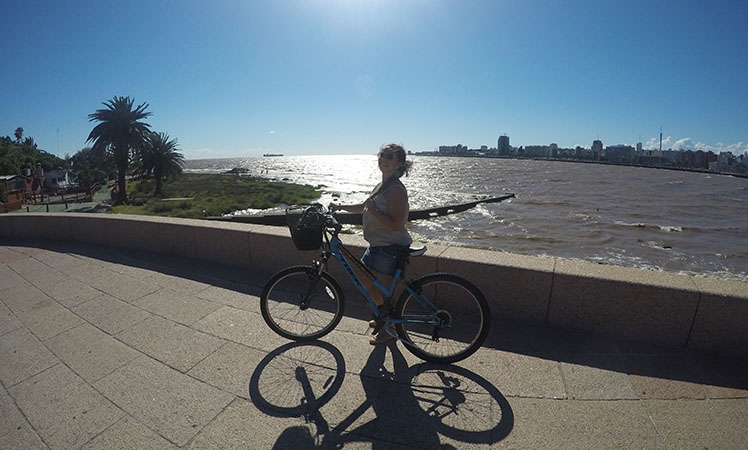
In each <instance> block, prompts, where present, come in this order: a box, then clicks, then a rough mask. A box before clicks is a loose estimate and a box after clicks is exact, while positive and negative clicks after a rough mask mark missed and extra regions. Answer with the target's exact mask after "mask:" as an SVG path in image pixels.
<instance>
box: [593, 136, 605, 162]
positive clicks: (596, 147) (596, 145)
mask: <svg viewBox="0 0 748 450" xmlns="http://www.w3.org/2000/svg"><path fill="white" fill-rule="evenodd" d="M602 155H603V141H601V140H599V139H596V140H594V141H592V159H595V160H598V159H600V157H601V156H602Z"/></svg>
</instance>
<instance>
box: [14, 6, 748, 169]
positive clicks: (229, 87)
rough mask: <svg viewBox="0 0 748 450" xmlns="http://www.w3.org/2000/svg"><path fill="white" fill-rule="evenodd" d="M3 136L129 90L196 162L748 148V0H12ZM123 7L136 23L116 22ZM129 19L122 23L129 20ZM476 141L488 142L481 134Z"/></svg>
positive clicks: (70, 123) (59, 140) (46, 138)
mask: <svg viewBox="0 0 748 450" xmlns="http://www.w3.org/2000/svg"><path fill="white" fill-rule="evenodd" d="M7 10H8V14H3V15H1V16H0V26H2V27H3V30H4V39H3V40H2V42H0V50H2V52H3V54H4V55H5V56H6V58H7V60H8V61H9V62H10V64H9V67H8V68H7V69H6V70H5V71H3V72H2V73H0V85H2V86H4V87H5V88H6V90H5V92H4V93H3V96H2V97H1V98H2V100H1V101H2V105H0V135H2V136H6V135H7V136H11V137H12V136H13V133H14V130H15V129H16V128H17V127H22V128H23V129H24V135H25V136H30V137H33V138H34V139H35V142H36V143H37V145H38V146H39V147H40V148H42V149H44V150H46V151H48V152H50V153H53V154H56V155H58V156H64V155H65V154H73V153H75V152H76V151H78V150H80V149H81V148H83V147H84V146H86V142H85V141H86V138H87V137H88V134H89V133H90V131H91V129H92V128H93V124H92V123H90V122H89V121H88V114H91V113H93V112H94V111H95V110H97V109H100V108H102V102H105V101H107V100H110V99H111V98H112V97H114V96H115V95H116V96H129V97H131V98H134V99H135V102H136V104H139V103H143V102H145V103H148V104H149V105H150V106H149V111H151V112H152V113H153V115H152V116H151V117H149V119H148V120H147V122H148V123H150V124H151V126H152V128H153V130H154V131H159V132H166V133H168V134H169V135H170V137H172V138H176V139H177V140H178V142H179V148H180V149H181V151H182V152H183V153H184V155H185V157H187V158H188V159H198V158H211V157H242V156H259V155H262V154H263V153H283V154H287V155H294V154H342V153H353V154H357V153H375V152H376V150H377V149H378V147H379V146H380V145H382V144H384V143H388V142H396V143H400V144H403V145H404V146H405V147H406V148H407V149H409V150H412V151H425V150H433V149H434V148H437V147H438V146H439V145H442V144H443V143H450V142H452V143H460V142H462V143H463V144H465V145H467V146H468V147H471V148H472V147H476V146H478V147H479V146H480V145H489V146H493V145H495V144H496V137H497V136H499V135H501V134H504V133H507V134H509V135H511V136H512V145H514V146H522V145H539V144H540V145H548V144H550V143H557V144H558V146H559V147H565V148H569V147H571V148H573V147H576V146H589V145H590V143H591V142H592V141H593V140H595V139H598V137H599V138H600V139H601V140H603V141H604V142H607V143H610V144H613V145H616V144H624V145H635V144H636V142H642V143H643V146H644V147H645V148H647V147H651V148H653V147H658V146H659V131H660V127H663V129H664V130H665V135H664V136H663V141H664V142H663V147H665V148H677V147H682V148H684V149H685V148H688V149H692V150H703V151H712V152H714V153H719V152H722V151H729V152H731V153H733V154H735V155H740V154H744V153H746V152H748V135H747V134H746V133H748V110H746V108H745V105H746V104H748V89H746V86H745V80H744V79H745V73H748V53H746V52H745V51H744V50H743V49H742V42H743V41H744V31H743V27H744V23H745V22H747V21H748V4H746V3H745V2H741V1H732V0H722V1H718V2H709V3H703V2H698V1H692V0H684V1H682V2H676V3H673V2H666V1H654V2H651V1H639V0H635V1H632V2H626V3H625V4H619V3H618V2H612V3H611V2H595V1H591V0H590V1H588V0H575V1H570V2H564V3H558V2H552V1H550V0H547V1H545V0H544V1H529V2H518V1H501V2H499V1H489V0H471V1H466V2H450V1H446V0H429V1H426V0H423V1H422V0H414V1H411V2H400V1H395V0H358V1H354V0H288V1H285V2H274V1H269V0H258V1H255V2H248V3H245V2H234V1H230V0H217V1H215V2H211V3H207V2H203V1H199V0H184V1H180V2H173V1H155V2H154V1H146V0H133V1H129V2H119V1H114V2H99V1H94V0H82V1H79V2H73V3H69V4H68V3H60V2H51V3H50V2H47V1H44V0H10V4H9V7H8V8H7ZM112 20H116V22H117V23H118V24H119V25H118V26H112ZM120 25H121V26H120ZM466 138H467V139H469V140H466Z"/></svg>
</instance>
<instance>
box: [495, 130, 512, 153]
mask: <svg viewBox="0 0 748 450" xmlns="http://www.w3.org/2000/svg"><path fill="white" fill-rule="evenodd" d="M496 150H497V151H498V152H499V156H509V154H510V153H511V150H512V147H511V146H510V145H509V136H507V135H506V134H505V135H503V136H499V143H498V146H497V147H496Z"/></svg>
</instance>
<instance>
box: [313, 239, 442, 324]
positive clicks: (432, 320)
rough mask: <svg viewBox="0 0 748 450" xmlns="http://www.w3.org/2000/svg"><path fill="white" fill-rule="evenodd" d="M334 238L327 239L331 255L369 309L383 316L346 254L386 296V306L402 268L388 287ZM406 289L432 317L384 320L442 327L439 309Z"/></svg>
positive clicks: (409, 288)
mask: <svg viewBox="0 0 748 450" xmlns="http://www.w3.org/2000/svg"><path fill="white" fill-rule="evenodd" d="M331 234H332V236H331V237H330V238H329V239H326V240H327V241H328V244H329V248H330V250H329V253H332V254H333V255H335V257H336V258H337V259H338V261H340V264H341V265H342V266H343V269H345V272H346V273H347V274H348V277H349V278H350V279H351V281H353V284H355V285H356V287H357V288H358V290H359V291H361V294H363V296H364V298H365V299H366V301H367V302H368V304H369V307H370V308H371V309H372V311H374V313H375V315H376V316H377V317H378V318H379V317H380V316H381V314H382V310H381V308H380V307H379V306H378V305H377V304H376V303H374V300H373V299H372V298H371V295H369V292H368V291H367V290H366V288H365V287H364V285H363V283H362V282H361V279H360V278H359V277H358V275H357V274H356V272H355V271H354V270H353V267H351V265H350V263H349V262H348V260H347V259H346V258H345V255H344V254H343V253H344V252H346V253H348V255H349V256H350V257H351V258H353V260H354V261H355V262H357V263H358V265H359V267H361V268H362V269H363V270H364V271H365V272H367V273H368V274H369V275H371V277H372V278H373V280H374V286H376V287H377V289H379V291H380V292H382V294H384V296H385V304H389V303H390V302H391V300H392V295H393V294H394V293H395V287H396V286H397V284H398V281H399V280H400V277H401V276H402V275H403V270H402V268H401V267H398V268H397V269H396V270H395V274H394V275H393V277H392V285H391V286H389V287H387V286H385V285H384V283H382V282H381V281H379V279H378V278H377V277H376V276H374V274H372V273H371V271H369V269H367V268H366V266H364V265H363V264H361V263H359V262H358V260H357V259H356V258H355V256H354V255H353V254H352V253H351V252H350V250H348V249H347V248H345V246H344V245H343V244H342V242H341V241H340V238H339V237H338V234H337V233H331ZM405 289H406V290H407V291H408V292H410V294H411V295H412V296H413V297H414V298H416V299H417V300H418V301H419V303H421V305H422V306H423V307H424V308H425V309H426V311H428V312H429V314H430V317H429V318H428V319H427V318H426V316H407V317H402V318H400V319H395V318H392V317H386V318H383V320H384V321H385V322H387V323H406V322H407V323H421V324H428V325H440V324H441V322H442V320H441V319H439V318H437V317H436V316H434V313H435V312H436V311H437V308H436V307H435V306H434V305H433V304H432V303H431V302H430V301H428V300H427V299H426V298H424V297H423V296H422V295H420V294H419V293H418V292H416V291H414V290H413V289H411V287H410V286H406V287H405Z"/></svg>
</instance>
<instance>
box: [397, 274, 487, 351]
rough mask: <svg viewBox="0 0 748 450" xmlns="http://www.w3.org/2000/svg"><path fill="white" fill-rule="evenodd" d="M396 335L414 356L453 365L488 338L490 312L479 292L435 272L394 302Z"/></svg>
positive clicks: (468, 283) (468, 284) (420, 279)
mask: <svg viewBox="0 0 748 450" xmlns="http://www.w3.org/2000/svg"><path fill="white" fill-rule="evenodd" d="M396 314H397V317H399V318H401V319H403V320H404V322H403V323H399V324H397V329H398V333H399V334H400V337H401V338H403V340H404V341H405V343H406V345H405V348H407V349H408V350H409V351H410V352H411V353H413V354H414V355H416V356H417V357H419V358H421V359H423V360H426V361H429V362H435V363H452V362H456V361H460V360H462V359H465V358H467V357H468V356H470V355H472V354H473V353H475V351H476V350H478V348H480V346H481V345H482V344H483V341H485V340H486V336H488V329H489V326H490V324H491V312H490V310H489V308H488V303H487V302H486V299H485V297H483V294H482V293H481V291H480V290H479V289H478V288H477V287H476V286H475V285H474V284H473V283H471V282H469V281H468V280H466V279H464V278H462V277H459V276H457V275H452V274H447V273H435V274H431V275H426V276H424V277H422V278H419V279H418V280H416V281H414V282H413V283H412V284H411V289H406V290H405V291H404V292H403V294H402V295H401V296H400V299H399V300H398V302H397V309H396Z"/></svg>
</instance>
